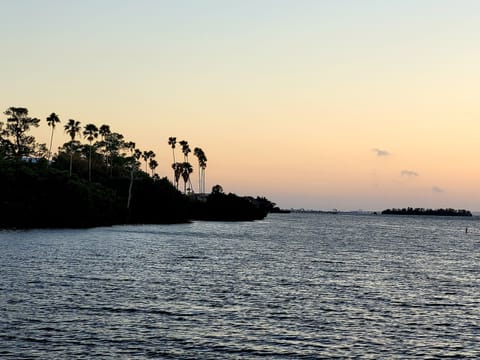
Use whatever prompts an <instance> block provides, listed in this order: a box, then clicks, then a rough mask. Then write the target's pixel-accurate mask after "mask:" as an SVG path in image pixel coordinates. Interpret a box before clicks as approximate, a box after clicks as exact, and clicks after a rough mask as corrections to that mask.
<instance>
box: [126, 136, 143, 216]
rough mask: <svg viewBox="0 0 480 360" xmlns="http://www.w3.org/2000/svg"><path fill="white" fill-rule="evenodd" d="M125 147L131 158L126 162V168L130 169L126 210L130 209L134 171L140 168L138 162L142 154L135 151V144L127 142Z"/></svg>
mask: <svg viewBox="0 0 480 360" xmlns="http://www.w3.org/2000/svg"><path fill="white" fill-rule="evenodd" d="M125 146H126V148H128V149H129V150H130V152H131V153H132V156H131V157H129V158H128V161H127V167H129V168H130V184H129V185H128V198H127V209H130V203H131V201H132V188H133V181H134V180H135V171H136V170H137V169H138V167H139V166H140V163H139V161H138V160H139V159H140V157H141V156H142V152H141V151H140V150H139V149H135V143H133V142H128V143H126V144H125Z"/></svg>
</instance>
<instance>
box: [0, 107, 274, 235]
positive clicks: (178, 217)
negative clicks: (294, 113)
mask: <svg viewBox="0 0 480 360" xmlns="http://www.w3.org/2000/svg"><path fill="white" fill-rule="evenodd" d="M4 114H5V115H6V116H7V121H6V123H1V122H0V188H1V189H2V194H3V195H2V197H1V199H0V227H1V228H12V227H21V228H31V227H89V226H98V225H111V224H123V223H175V222H185V221H189V220H190V219H204V220H256V219H262V218H263V217H265V216H266V214H267V212H268V211H270V210H271V209H272V208H273V206H274V204H273V203H271V202H270V201H268V200H267V199H265V198H257V199H253V198H250V197H239V196H237V195H234V194H228V195H226V194H224V193H223V189H222V188H221V186H219V185H217V186H216V187H214V189H213V193H212V194H210V195H208V196H207V195H206V194H195V193H194V190H193V188H194V186H193V184H192V182H191V179H190V175H191V174H192V173H193V171H194V169H193V166H192V165H191V164H190V163H189V158H188V155H189V153H190V152H191V150H190V147H189V145H188V142H187V141H185V140H182V141H180V142H179V144H180V145H181V147H182V153H183V161H181V162H178V161H176V159H175V145H176V143H177V142H176V138H174V137H171V138H169V139H168V144H169V145H170V146H171V147H172V150H173V160H174V161H173V165H172V166H171V167H172V169H173V171H174V174H173V177H174V181H173V183H171V182H170V181H169V180H168V179H167V178H160V177H159V176H158V175H157V174H156V173H155V170H156V168H157V167H158V166H159V164H158V162H157V161H156V160H155V153H154V152H153V151H151V150H148V151H141V150H140V149H138V148H137V147H136V145H135V143H134V142H131V141H127V140H125V138H124V136H123V135H122V134H119V133H116V132H112V131H111V130H110V126H108V125H102V126H100V127H99V128H98V127H97V126H96V125H94V124H87V125H86V126H85V127H84V128H83V132H82V127H81V124H80V122H79V121H76V120H73V119H69V120H68V122H67V123H66V124H65V125H64V127H63V128H64V130H65V132H66V134H67V135H68V136H69V138H70V140H69V141H67V142H66V143H65V144H63V145H62V146H61V147H59V149H58V152H56V153H53V152H52V149H51V148H52V142H53V141H52V140H53V136H54V130H55V127H56V125H57V124H58V123H60V118H59V117H58V115H56V114H55V113H52V114H51V115H50V116H49V117H47V119H46V122H47V124H48V126H50V127H51V128H52V131H51V138H50V146H49V148H48V149H47V147H46V145H45V144H39V143H37V141H36V139H35V138H34V137H33V136H31V135H29V130H30V129H31V128H32V127H38V126H39V122H40V120H39V119H37V118H31V117H29V115H28V110H27V109H26V108H15V107H11V108H9V109H7V111H5V113H4ZM80 135H83V138H84V140H85V141H86V142H87V143H84V144H82V142H81V141H80V139H81V138H80ZM194 155H195V156H196V157H197V158H198V172H199V183H198V188H199V189H201V190H202V193H203V192H204V189H205V169H206V162H207V158H206V156H205V153H204V152H203V150H201V149H200V148H195V149H194ZM142 160H143V161H144V164H145V171H143V170H142V169H141V167H142V163H141V161H142ZM181 181H183V194H182V193H181V192H180V191H179V184H180V182H181Z"/></svg>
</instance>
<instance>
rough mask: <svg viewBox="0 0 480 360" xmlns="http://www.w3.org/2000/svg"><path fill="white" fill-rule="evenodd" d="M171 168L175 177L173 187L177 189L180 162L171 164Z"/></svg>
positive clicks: (180, 174) (180, 168)
mask: <svg viewBox="0 0 480 360" xmlns="http://www.w3.org/2000/svg"><path fill="white" fill-rule="evenodd" d="M172 169H173V176H174V179H175V188H176V189H177V190H178V182H179V180H180V176H182V163H179V162H176V163H174V164H172Z"/></svg>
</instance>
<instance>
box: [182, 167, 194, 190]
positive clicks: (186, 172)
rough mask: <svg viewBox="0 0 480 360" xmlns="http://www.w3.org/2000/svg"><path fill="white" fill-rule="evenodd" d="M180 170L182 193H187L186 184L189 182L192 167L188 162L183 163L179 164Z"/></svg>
mask: <svg viewBox="0 0 480 360" xmlns="http://www.w3.org/2000/svg"><path fill="white" fill-rule="evenodd" d="M181 169H182V178H183V183H184V187H183V193H184V194H186V193H187V182H189V181H190V174H191V173H192V172H193V167H192V165H191V164H190V163H189V162H184V163H182V164H181Z"/></svg>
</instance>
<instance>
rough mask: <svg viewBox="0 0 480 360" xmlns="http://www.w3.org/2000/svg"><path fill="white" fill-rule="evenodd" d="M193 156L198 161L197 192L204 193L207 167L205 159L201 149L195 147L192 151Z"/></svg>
mask: <svg viewBox="0 0 480 360" xmlns="http://www.w3.org/2000/svg"><path fill="white" fill-rule="evenodd" d="M193 155H195V156H196V157H197V159H198V168H199V171H198V192H199V193H201V194H204V193H205V169H206V167H207V157H206V156H205V153H204V152H203V150H202V149H200V148H198V147H196V148H195V149H193Z"/></svg>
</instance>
